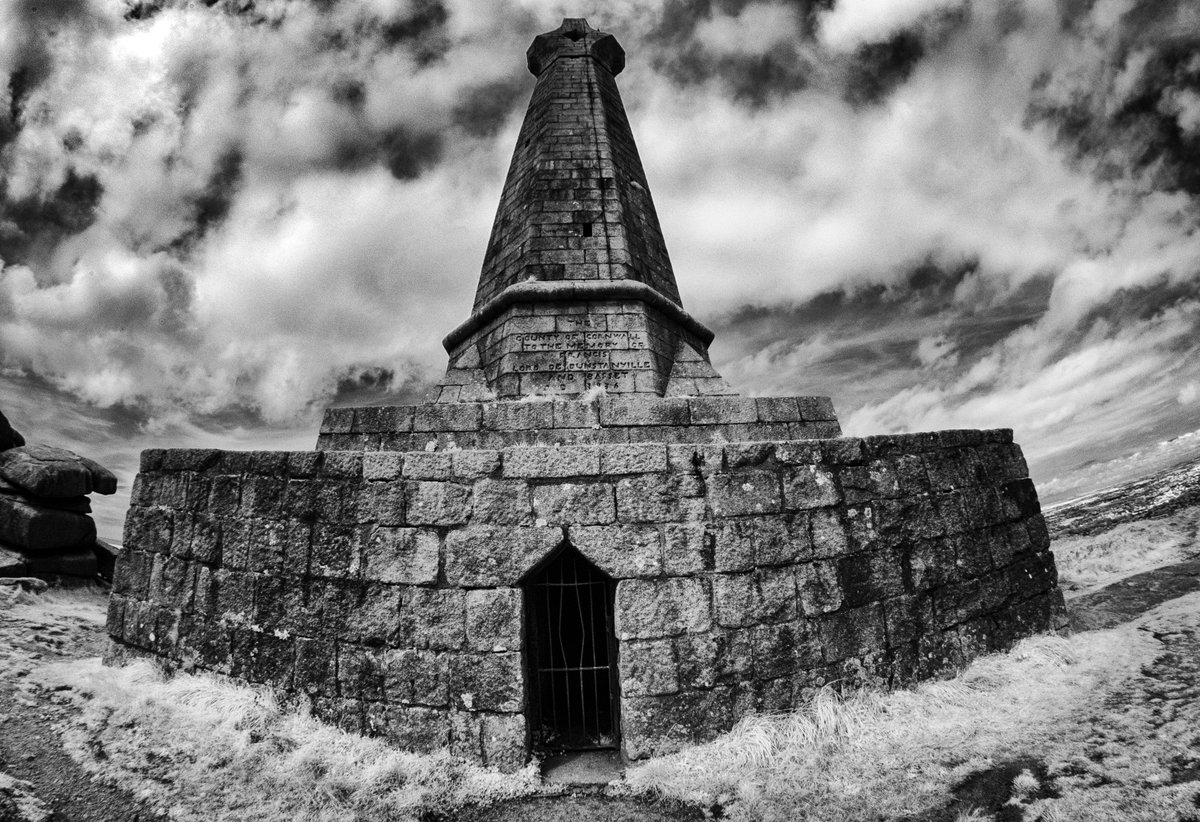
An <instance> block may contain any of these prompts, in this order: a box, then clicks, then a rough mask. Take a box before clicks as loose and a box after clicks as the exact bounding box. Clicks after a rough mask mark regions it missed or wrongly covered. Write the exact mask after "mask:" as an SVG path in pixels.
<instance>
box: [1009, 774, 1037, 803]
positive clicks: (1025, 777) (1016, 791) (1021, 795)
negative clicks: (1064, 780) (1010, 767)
mask: <svg viewBox="0 0 1200 822" xmlns="http://www.w3.org/2000/svg"><path fill="white" fill-rule="evenodd" d="M1040 787H1042V783H1041V782H1039V781H1038V778H1037V777H1036V776H1034V775H1033V774H1032V773H1031V772H1030V771H1029V769H1028V768H1026V769H1025V770H1023V771H1021V772H1020V773H1019V774H1017V775H1016V776H1015V777H1014V778H1013V783H1012V790H1013V798H1015V799H1020V800H1022V801H1024V799H1025V798H1026V797H1027V796H1029V795H1030V794H1031V793H1033V792H1034V791H1036V790H1037V789H1038V788H1040Z"/></svg>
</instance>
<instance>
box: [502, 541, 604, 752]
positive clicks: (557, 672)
mask: <svg viewBox="0 0 1200 822" xmlns="http://www.w3.org/2000/svg"><path fill="white" fill-rule="evenodd" d="M615 588H616V586H615V583H614V582H613V581H612V580H611V579H610V578H609V577H608V576H607V575H605V574H604V573H603V572H602V571H601V570H600V569H599V568H596V567H595V566H594V565H592V564H591V563H590V562H588V561H587V559H585V558H584V557H583V556H582V555H581V554H580V553H579V552H578V551H576V550H575V548H573V547H572V546H570V545H568V544H564V545H563V547H562V548H560V549H559V550H558V552H556V553H555V554H554V555H553V556H552V557H551V559H550V560H549V561H548V562H547V563H546V564H545V565H544V566H543V567H542V568H541V569H540V570H537V571H535V572H534V573H533V574H531V575H530V576H529V577H528V578H527V580H526V581H525V583H524V591H525V616H526V626H527V632H526V639H527V642H526V663H527V666H528V671H529V680H528V681H529V726H530V729H531V736H532V742H533V748H534V751H535V752H537V753H540V754H557V753H563V752H565V751H584V750H600V749H615V748H616V747H617V737H618V734H617V729H618V727H619V722H618V715H619V713H618V711H619V709H618V700H617V681H616V664H615V658H616V639H615V636H614V634H613V599H614V592H615Z"/></svg>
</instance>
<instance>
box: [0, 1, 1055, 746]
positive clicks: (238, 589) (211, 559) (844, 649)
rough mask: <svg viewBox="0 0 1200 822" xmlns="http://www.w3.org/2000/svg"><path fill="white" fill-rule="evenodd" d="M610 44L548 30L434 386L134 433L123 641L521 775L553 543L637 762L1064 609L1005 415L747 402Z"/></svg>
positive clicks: (918, 671)
mask: <svg viewBox="0 0 1200 822" xmlns="http://www.w3.org/2000/svg"><path fill="white" fill-rule="evenodd" d="M535 52H536V53H535ZM572 58H580V59H572ZM534 64H536V65H534ZM621 65H623V53H622V52H620V47H619V46H618V45H616V42H615V40H613V38H611V36H608V35H603V34H602V33H598V32H595V31H594V30H592V29H590V27H588V26H586V24H585V23H583V21H580V20H568V21H566V22H564V25H563V26H562V27H560V29H559V30H557V31H556V32H552V33H550V34H548V35H544V36H543V37H540V38H538V43H536V44H535V48H534V49H533V50H532V51H531V66H532V67H533V68H534V70H535V72H536V73H538V74H539V81H538V86H537V88H536V89H535V92H534V98H533V102H532V103H531V107H530V113H529V116H528V117H527V120H526V123H525V125H524V126H523V130H522V139H520V140H519V145H518V149H517V152H516V154H515V155H514V160H513V170H512V173H511V174H510V175H509V183H508V184H507V185H508V189H507V190H506V195H505V198H504V205H503V206H502V208H501V211H502V212H504V213H503V215H502V216H503V217H504V219H500V218H499V217H498V218H497V221H496V226H495V231H494V236H493V238H492V242H491V243H489V251H488V259H487V260H486V261H485V265H484V273H483V275H482V276H481V279H480V288H479V292H478V293H477V300H476V305H475V311H474V313H473V314H472V316H471V318H469V319H468V321H467V322H466V323H465V324H464V325H463V326H460V328H459V329H456V330H454V331H453V332H451V334H450V335H449V336H448V337H447V342H446V345H447V348H448V350H449V352H450V367H449V368H448V370H447V373H446V377H445V378H444V379H443V380H442V381H441V383H440V385H439V386H438V387H437V389H436V398H437V399H436V401H435V402H431V403H427V404H425V405H420V406H395V407H388V408H360V409H340V410H336V409H335V410H331V411H329V412H328V413H327V414H326V418H325V421H324V423H323V424H322V428H321V433H320V435H319V438H318V449H320V450H319V452H316V453H311V454H309V453H270V452H245V453H232V452H217V451H211V450H166V451H162V450H149V451H146V452H144V453H143V455H142V464H141V470H142V473H141V474H140V475H139V477H138V479H137V480H136V481H135V485H134V488H133V492H132V500H131V508H130V510H129V515H128V516H127V519H126V529H125V537H126V540H125V548H124V550H123V551H122V553H121V556H120V557H119V559H118V561H117V565H116V573H115V579H114V581H113V591H114V594H113V604H112V607H111V608H110V614H109V632H110V635H111V636H112V638H113V642H114V645H115V647H118V648H120V649H138V650H137V651H136V652H137V653H141V654H154V655H156V656H157V657H158V658H160V659H164V660H168V661H171V662H172V663H175V662H182V663H183V664H185V665H188V666H194V667H198V668H202V669H206V670H212V671H217V672H220V673H226V674H231V675H233V676H235V677H238V678H242V679H247V680H251V681H256V682H264V683H269V684H271V685H273V686H275V687H279V688H291V689H293V690H294V691H297V692H300V693H302V694H305V695H306V697H307V698H308V699H310V700H311V702H312V705H313V710H314V713H315V714H317V715H319V716H323V717H325V718H327V719H328V720H329V721H332V722H336V723H338V724H339V725H340V726H342V727H344V728H347V729H350V730H354V731H365V732H367V733H371V734H378V735H383V736H386V737H387V738H389V739H391V740H392V741H393V742H395V743H396V744H400V745H403V746H406V747H410V748H413V749H416V750H438V749H442V748H449V750H450V752H451V753H453V754H456V755H461V756H467V757H469V758H471V759H473V760H475V761H479V762H483V763H485V764H490V765H495V766H497V767H500V768H502V769H504V770H514V769H517V768H519V767H521V766H522V765H523V764H524V763H525V761H526V757H527V753H528V751H527V747H526V746H527V745H528V744H529V740H530V739H539V738H541V734H542V729H541V726H540V725H541V723H539V727H538V728H533V729H531V728H527V727H526V719H525V715H524V711H525V708H526V701H527V700H526V694H527V693H528V690H527V687H528V683H527V682H526V681H525V680H526V677H527V673H526V668H527V665H528V664H530V663H531V662H532V661H531V660H529V659H526V652H527V651H528V650H529V649H527V648H525V647H523V645H524V642H525V636H524V632H525V624H524V623H525V620H526V612H525V609H526V607H531V606H532V604H533V603H534V602H535V600H537V601H543V602H545V601H546V600H547V599H548V598H545V597H543V598H536V597H532V596H529V597H528V601H527V594H526V592H527V591H533V590H535V589H533V588H532V587H530V588H528V589H526V588H525V587H524V586H525V585H532V584H533V583H534V582H535V581H537V580H539V579H540V580H542V581H548V577H545V576H543V575H541V574H539V575H538V576H537V577H535V576H534V575H533V573H532V572H533V570H534V569H535V568H539V567H541V563H543V562H544V561H546V560H547V559H548V558H549V557H550V556H551V555H552V554H553V553H554V552H555V551H557V550H559V549H573V550H575V551H578V553H579V554H580V555H581V556H582V557H583V558H584V559H586V560H587V561H588V562H590V563H592V564H593V565H595V566H596V567H597V568H598V569H599V570H600V572H601V573H602V574H603V575H605V576H607V577H608V579H604V580H600V581H602V582H603V583H604V589H605V591H606V593H611V597H612V599H611V606H612V608H613V611H612V613H611V614H605V617H606V621H605V622H604V623H603V626H602V627H599V628H598V630H603V631H605V632H608V631H610V630H611V631H613V632H614V633H615V634H616V635H617V638H618V639H619V642H618V644H617V646H616V648H615V649H613V650H614V651H615V653H616V655H617V656H618V660H617V670H616V671H615V672H614V676H615V677H616V678H617V681H618V688H617V690H618V691H619V698H620V700H621V701H620V706H619V707H620V716H621V727H620V729H619V730H620V735H621V739H622V743H623V745H624V749H625V753H626V754H628V755H629V756H631V757H633V758H640V757H644V756H648V755H651V754H655V753H667V752H671V751H674V750H678V748H679V747H680V746H682V745H684V744H687V743H694V742H699V741H704V740H706V739H709V738H711V737H712V736H714V735H715V734H717V733H719V732H720V731H722V730H725V729H726V728H728V727H729V726H730V725H731V724H732V723H733V722H734V721H735V720H736V719H738V718H740V717H741V716H744V715H745V714H747V713H749V712H751V711H776V710H786V709H789V708H791V707H792V706H793V705H794V704H796V702H797V700H801V699H804V698H805V697H807V696H810V695H811V694H812V692H813V689H815V688H817V687H821V686H823V685H824V684H826V683H828V682H831V681H835V680H839V681H842V682H843V683H844V684H845V685H846V686H848V687H860V686H862V685H867V684H881V683H885V682H887V681H905V680H907V679H911V678H913V677H915V676H920V675H929V674H932V673H935V672H936V671H938V670H940V669H941V668H943V667H944V666H945V665H947V664H953V663H956V662H961V661H963V660H965V659H967V658H969V657H970V656H971V655H973V654H977V653H982V652H984V651H986V650H989V649H992V648H995V647H1000V646H1002V645H1003V644H1004V643H1006V642H1009V641H1011V640H1012V639H1014V638H1015V637H1016V636H1017V635H1020V634H1023V633H1028V632H1030V631H1033V630H1038V629H1042V628H1045V627H1047V626H1057V625H1060V624H1062V622H1063V616H1062V608H1061V603H1062V599H1061V594H1060V593H1059V592H1058V590H1057V587H1056V575H1055V571H1054V567H1053V562H1052V559H1051V557H1050V555H1049V553H1048V550H1047V549H1048V546H1049V538H1048V535H1047V534H1046V531H1045V525H1044V522H1042V519H1041V516H1040V513H1039V510H1040V509H1039V507H1038V502H1037V498H1036V492H1035V491H1034V489H1033V486H1032V483H1031V482H1029V480H1027V479H1026V475H1027V468H1026V466H1025V463H1024V459H1023V457H1022V455H1021V453H1020V449H1019V448H1017V447H1015V446H1014V445H1013V444H1012V442H1011V432H1003V431H1000V432H995V431H993V432H970V431H948V432H938V433H926V434H909V435H888V436H883V437H872V438H868V439H866V440H861V439H855V438H842V437H840V428H839V426H838V423H837V421H836V416H835V414H834V411H833V407H832V404H831V403H830V401H829V399H828V398H825V397H782V398H780V397H774V398H757V399H755V398H745V397H739V396H736V395H735V394H734V392H733V390H732V389H731V388H730V386H729V385H728V384H726V383H725V382H724V380H722V379H721V377H720V376H719V375H718V374H717V373H716V372H715V371H714V370H713V368H712V365H711V363H710V362H709V359H708V353H707V351H708V349H707V346H708V341H709V338H710V336H711V335H710V334H709V333H708V332H707V331H706V330H705V329H704V328H703V326H700V325H699V323H696V322H695V321H694V320H693V319H692V318H690V317H688V316H687V315H686V314H684V313H683V312H682V309H681V308H680V305H679V294H678V289H677V288H676V286H675V283H674V275H673V273H672V272H671V269H670V265H669V260H668V259H667V258H666V251H665V247H664V246H663V243H662V239H661V236H660V234H659V232H658V226H657V220H656V218H655V217H654V215H653V208H652V204H651V202H650V198H649V194H648V191H647V189H646V184H645V178H644V174H643V173H642V170H641V168H640V164H639V163H638V161H637V160H636V157H637V154H636V150H635V149H634V146H633V143H632V137H631V136H630V134H629V131H628V128H627V124H626V123H625V119H624V118H625V114H624V110H623V108H622V107H621V106H620V102H619V96H618V95H617V91H616V87H615V84H614V83H613V80H612V76H611V75H612V74H613V73H615V72H616V71H619V70H620V67H621ZM582 99H586V100H588V101H589V102H588V104H587V105H586V106H580V105H579V104H578V103H579V100H582ZM589 135H591V136H589ZM526 138H528V139H526ZM593 138H594V139H593ZM593 143H595V145H593ZM581 146H582V147H585V148H587V149H588V150H587V151H583V150H581V148H580V147H581ZM597 146H598V147H599V148H598V151H599V153H596V151H595V150H593V149H596V147H597ZM597 158H598V159H597ZM549 394H553V395H558V397H559V398H557V399H550V400H547V399H546V395H549ZM530 395H537V396H530ZM563 395H566V397H567V398H566V399H563V398H562V396H563ZM498 397H499V398H500V399H499V400H497V398H498ZM519 397H525V399H524V400H521V401H517V398H519ZM0 453H4V452H0ZM94 484H95V483H94V481H93V485H94ZM2 496H4V495H2V494H0V497H2ZM67 504H70V503H67ZM60 507H61V504H60ZM22 567H24V566H23V565H22ZM590 601H591V602H593V603H597V604H607V603H609V602H610V600H608V598H607V596H606V597H605V598H604V599H595V600H590ZM545 607H552V606H549V605H546V606H545ZM580 615H581V618H584V619H587V617H582V610H581V612H580ZM610 616H611V621H608V620H607V617H610ZM529 619H530V620H531V624H533V622H532V621H533V620H534V619H535V616H533V615H532V612H531V616H530V617H529ZM553 621H554V620H553V618H551V619H550V622H553ZM543 622H544V620H542V619H538V623H537V624H539V625H541V624H542V623H543ZM563 624H565V623H563ZM564 639H566V640H567V641H568V644H569V642H570V637H569V636H567V637H564ZM537 644H540V639H539V640H538V643H537ZM571 650H573V651H580V650H581V648H578V647H577V648H574V649H571ZM124 652H125V651H122V653H124ZM581 656H582V654H581ZM541 696H542V697H543V699H542V700H541V701H543V702H544V697H545V696H546V694H544V693H543V694H541ZM551 698H553V695H552V697H551Z"/></svg>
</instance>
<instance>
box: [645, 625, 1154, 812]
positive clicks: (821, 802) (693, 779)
mask: <svg viewBox="0 0 1200 822" xmlns="http://www.w3.org/2000/svg"><path fill="white" fill-rule="evenodd" d="M1106 633H1108V632H1094V633H1091V634H1083V635H1078V636H1075V637H1072V638H1070V639H1067V638H1063V637H1058V636H1038V637H1032V638H1029V639H1026V640H1023V641H1021V642H1019V643H1018V644H1017V645H1016V646H1015V647H1014V648H1013V649H1012V651H1010V652H1009V653H1006V654H993V655H989V656H985V657H981V658H979V659H977V660H975V661H974V662H973V663H972V664H971V665H970V666H969V667H968V668H967V669H966V670H964V671H963V672H962V673H961V674H960V675H959V676H957V677H955V678H953V679H948V680H941V681H930V682H924V683H921V684H919V685H917V686H915V687H913V688H911V689H908V690H900V691H894V692H891V693H883V692H876V691H857V692H853V693H851V694H849V695H846V696H841V695H839V694H838V693H837V691H836V690H834V689H833V688H831V687H825V688H822V689H820V690H819V691H817V692H816V693H815V695H814V696H813V698H812V700H811V701H810V703H809V704H808V705H807V706H806V707H805V708H804V709H802V710H798V711H794V712H790V713H783V714H774V715H760V716H752V717H747V718H745V719H743V720H742V721H741V722H739V723H738V724H737V725H736V726H735V727H734V728H733V730H731V731H730V732H729V733H727V734H725V735H723V736H721V737H719V738H717V739H715V740H713V741H712V742H709V743H707V744H703V745H697V746H695V747H692V748H689V749H686V750H684V751H681V752H679V753H677V754H672V755H670V756H664V757H659V758H657V759H652V760H649V761H647V762H645V763H643V764H639V765H636V766H634V767H631V768H630V769H629V770H628V771H627V773H626V781H627V783H628V785H629V787H630V789H631V790H633V791H635V792H642V793H650V794H657V795H662V796H666V797H671V798H675V799H679V800H682V801H685V802H691V803H695V804H699V805H701V806H705V807H712V806H714V805H722V806H725V810H726V812H727V814H728V815H729V816H730V818H732V819H755V818H761V817H764V816H765V817H776V818H795V819H810V818H811V819H816V818H824V817H819V816H812V815H811V811H810V810H809V809H811V808H816V807H820V808H823V811H822V813H824V814H825V816H826V817H828V818H836V819H845V820H868V819H877V818H880V817H886V818H892V817H902V816H918V815H922V814H927V813H929V812H931V811H932V810H934V809H936V808H940V807H945V805H946V804H948V803H949V802H950V801H951V794H950V789H951V787H952V786H953V785H954V784H956V783H957V782H960V781H961V780H962V779H964V778H966V777H967V776H969V775H970V774H972V773H975V772H977V771H979V770H983V769H986V768H988V767H992V766H993V764H994V763H996V762H999V761H1003V760H1005V759H1006V758H1008V757H1010V756H1012V752H1013V750H1015V749H1018V748H1019V747H1020V746H1022V745H1029V744H1034V743H1037V742H1038V741H1039V740H1040V741H1049V740H1050V739H1051V736H1052V734H1053V729H1054V727H1055V725H1056V723H1058V722H1061V721H1062V720H1064V719H1065V718H1066V717H1068V716H1070V715H1071V714H1072V712H1073V711H1075V710H1076V709H1077V708H1078V706H1079V705H1080V704H1082V703H1083V702H1084V701H1085V700H1086V699H1087V698H1088V695H1089V694H1090V693H1092V692H1093V691H1094V690H1095V689H1096V688H1097V687H1100V686H1102V685H1103V684H1104V683H1107V682H1109V681H1111V680H1112V679H1113V678H1115V677H1117V676H1119V675H1120V672H1121V671H1128V670H1136V669H1137V667H1138V665H1139V664H1141V663H1142V662H1144V661H1146V660H1148V659H1150V658H1151V657H1152V654H1153V652H1154V649H1153V642H1152V641H1151V642H1147V641H1146V639H1145V637H1144V635H1139V634H1142V632H1138V631H1135V630H1132V629H1128V630H1126V631H1124V633H1123V634H1122V636H1121V639H1120V640H1119V641H1114V639H1113V638H1112V637H1111V635H1106ZM968 818H970V817H968ZM975 818H979V819H988V818H990V817H988V816H986V815H984V816H978V817H975Z"/></svg>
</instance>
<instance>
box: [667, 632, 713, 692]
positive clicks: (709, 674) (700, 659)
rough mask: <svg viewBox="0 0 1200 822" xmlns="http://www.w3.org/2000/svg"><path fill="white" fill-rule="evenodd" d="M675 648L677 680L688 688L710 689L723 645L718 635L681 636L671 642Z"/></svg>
mask: <svg viewBox="0 0 1200 822" xmlns="http://www.w3.org/2000/svg"><path fill="white" fill-rule="evenodd" d="M671 642H672V643H673V644H674V647H675V662H676V665H677V666H678V669H677V670H678V674H677V679H678V681H679V682H681V683H685V684H686V685H687V686H688V687H689V688H711V687H712V686H713V685H715V684H716V683H717V667H718V659H719V654H720V652H721V648H722V645H723V643H722V642H721V640H720V635H718V634H712V633H707V634H683V635H682V636H677V637H675V638H673V639H672V640H671Z"/></svg>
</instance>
